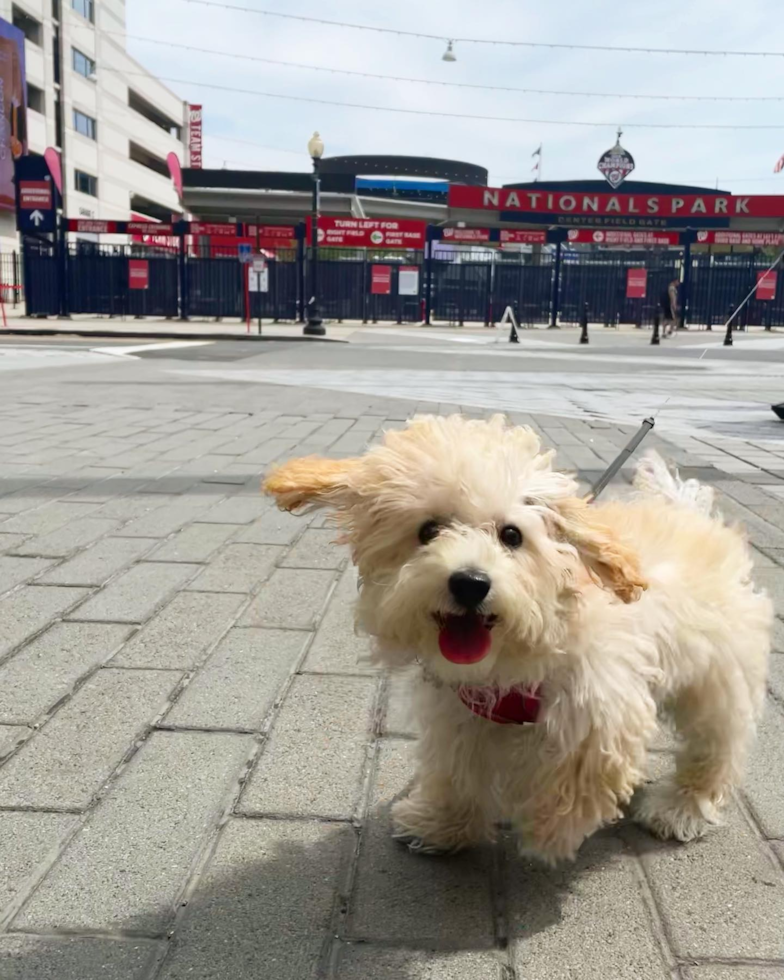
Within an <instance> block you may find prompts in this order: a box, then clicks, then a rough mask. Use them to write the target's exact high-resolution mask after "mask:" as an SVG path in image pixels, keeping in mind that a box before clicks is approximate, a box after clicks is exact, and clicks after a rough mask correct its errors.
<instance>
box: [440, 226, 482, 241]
mask: <svg viewBox="0 0 784 980" xmlns="http://www.w3.org/2000/svg"><path fill="white" fill-rule="evenodd" d="M441 237H442V239H443V240H444V241H445V242H489V241H490V229H489V228H444V230H443V232H442V233H441Z"/></svg>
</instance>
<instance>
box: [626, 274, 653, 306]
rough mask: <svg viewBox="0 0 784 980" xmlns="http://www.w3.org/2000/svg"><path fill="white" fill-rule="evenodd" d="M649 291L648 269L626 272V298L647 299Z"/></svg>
mask: <svg viewBox="0 0 784 980" xmlns="http://www.w3.org/2000/svg"><path fill="white" fill-rule="evenodd" d="M647 289H648V270H647V269H627V270H626V298H627V299H645V294H646V292H647Z"/></svg>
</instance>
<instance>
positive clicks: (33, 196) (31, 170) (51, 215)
mask: <svg viewBox="0 0 784 980" xmlns="http://www.w3.org/2000/svg"><path fill="white" fill-rule="evenodd" d="M15 178H16V214H17V227H18V228H19V231H21V232H27V233H28V234H46V233H49V232H53V231H54V230H55V227H56V219H57V207H58V204H59V197H60V195H59V194H58V192H57V188H56V186H55V183H54V181H53V180H52V175H51V173H50V172H49V167H48V165H47V163H46V161H45V160H44V158H43V157H38V156H33V157H31V156H24V157H20V158H19V160H17V161H16V172H15Z"/></svg>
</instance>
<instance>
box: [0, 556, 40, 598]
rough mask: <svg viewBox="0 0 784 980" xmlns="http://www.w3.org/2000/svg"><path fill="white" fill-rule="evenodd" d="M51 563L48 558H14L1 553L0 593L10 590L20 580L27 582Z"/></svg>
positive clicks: (20, 581) (19, 582) (18, 583)
mask: <svg viewBox="0 0 784 980" xmlns="http://www.w3.org/2000/svg"><path fill="white" fill-rule="evenodd" d="M52 564H53V562H52V561H51V560H50V559H48V558H16V557H15V556H12V555H3V556H2V557H0V594H1V593H3V592H8V591H10V590H11V589H13V588H15V587H16V586H17V585H21V583H22V582H29V581H30V579H31V578H34V577H35V576H36V575H39V574H40V573H41V572H42V571H44V569H46V568H48V567H49V566H50V565H52Z"/></svg>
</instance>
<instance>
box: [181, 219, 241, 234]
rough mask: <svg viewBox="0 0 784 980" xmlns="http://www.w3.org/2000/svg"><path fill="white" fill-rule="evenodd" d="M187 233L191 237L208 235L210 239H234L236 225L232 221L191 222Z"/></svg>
mask: <svg viewBox="0 0 784 980" xmlns="http://www.w3.org/2000/svg"><path fill="white" fill-rule="evenodd" d="M188 232H189V233H190V234H191V235H209V236H210V238H218V237H219V238H236V237H237V225H236V224H235V223H234V222H233V221H232V222H229V221H226V222H209V221H206V222H205V221H191V224H190V228H189V229H188Z"/></svg>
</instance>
